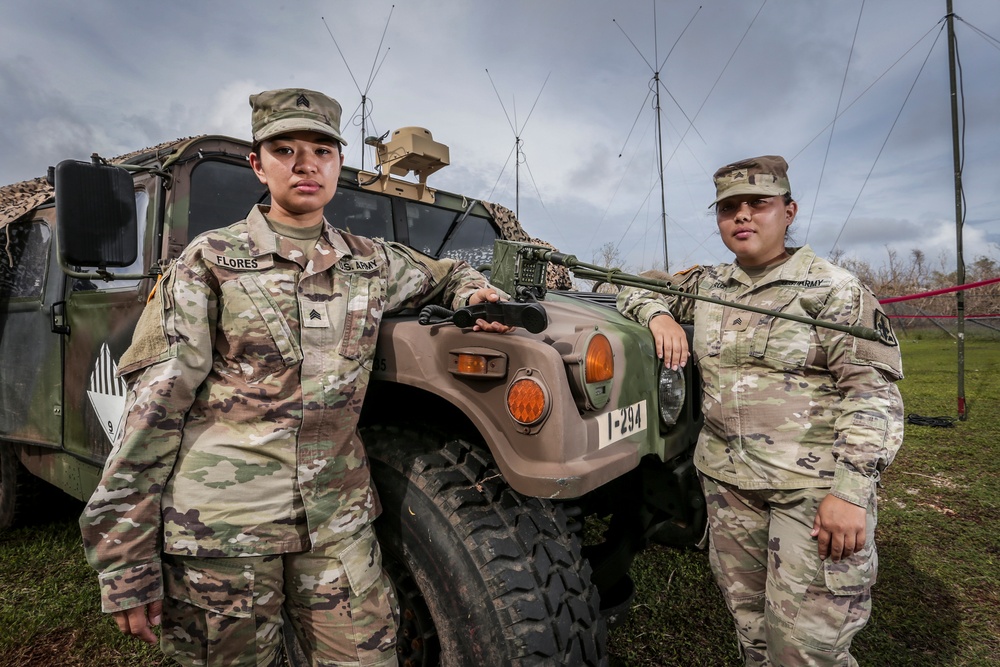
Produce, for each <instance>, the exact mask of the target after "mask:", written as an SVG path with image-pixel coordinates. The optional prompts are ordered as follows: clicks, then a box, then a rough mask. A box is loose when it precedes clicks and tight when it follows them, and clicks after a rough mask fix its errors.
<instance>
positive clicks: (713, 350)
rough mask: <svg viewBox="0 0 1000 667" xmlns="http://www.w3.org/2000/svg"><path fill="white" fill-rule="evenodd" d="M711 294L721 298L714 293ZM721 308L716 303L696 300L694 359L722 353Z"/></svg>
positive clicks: (697, 359)
mask: <svg viewBox="0 0 1000 667" xmlns="http://www.w3.org/2000/svg"><path fill="white" fill-rule="evenodd" d="M711 296H713V297H717V298H721V297H719V296H718V295H716V294H712V295H711ZM722 322H723V308H722V306H719V305H716V304H710V303H706V302H698V304H697V305H696V306H695V310H694V341H693V351H694V358H695V361H699V360H701V359H704V358H706V357H717V356H719V354H721V353H722Z"/></svg>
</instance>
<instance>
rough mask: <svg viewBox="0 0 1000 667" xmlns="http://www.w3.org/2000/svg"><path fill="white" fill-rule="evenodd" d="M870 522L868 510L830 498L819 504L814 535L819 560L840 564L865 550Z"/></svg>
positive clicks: (835, 497)
mask: <svg viewBox="0 0 1000 667" xmlns="http://www.w3.org/2000/svg"><path fill="white" fill-rule="evenodd" d="M866 520H867V511H866V510H865V508H864V507H861V506H859V505H855V504H854V503H851V502H848V501H846V500H844V499H843V498H838V497H837V496H835V495H833V494H832V493H831V494H827V496H826V498H824V499H823V501H822V502H821V503H820V504H819V510H817V512H816V518H815V519H813V529H812V532H811V533H810V535H812V536H813V537H815V538H816V541H817V548H818V551H819V557H820V558H821V559H823V560H826V559H827V557H830V558H833V560H834V562H836V561H839V560H840V559H841V558H848V557H850V556H851V554H853V553H855V552H857V551H861V550H862V549H864V548H865V535H866V531H865V527H866V526H865V522H866Z"/></svg>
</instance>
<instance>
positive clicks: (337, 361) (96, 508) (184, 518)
mask: <svg viewBox="0 0 1000 667" xmlns="http://www.w3.org/2000/svg"><path fill="white" fill-rule="evenodd" d="M266 211H267V209H266V207H258V208H255V209H253V210H252V211H251V212H250V215H249V216H248V217H247V219H246V220H243V221H241V222H238V223H236V224H234V225H232V226H230V227H228V228H225V229H220V230H216V231H211V232H208V233H206V234H203V235H201V236H199V237H198V238H196V239H195V240H194V241H193V242H192V243H191V245H190V246H189V247H188V248H187V249H186V250H185V251H184V252H183V253H182V255H181V256H180V257H179V258H178V260H177V261H176V262H174V263H173V264H172V265H171V267H170V268H169V269H168V270H167V271H166V272H165V273H164V276H163V279H162V281H161V283H160V285H159V288H158V289H157V290H156V291H155V293H154V296H153V298H152V300H151V302H150V303H149V305H148V306H147V307H146V309H145V310H144V312H143V314H142V317H141V318H140V321H139V324H138V326H137V328H136V332H135V334H134V336H133V340H132V345H131V346H130V347H129V349H128V350H127V351H126V352H125V354H124V355H123V356H122V359H121V362H120V373H121V374H122V375H123V376H128V378H129V380H130V388H129V395H128V399H127V409H126V413H125V417H124V419H125V421H124V428H122V429H121V432H122V435H121V436H120V437H119V440H118V442H117V444H116V445H115V447H114V449H113V450H112V452H111V455H110V456H109V458H108V460H107V463H106V465H105V468H104V474H103V478H102V479H101V483H100V485H99V486H98V487H97V490H96V491H95V492H94V494H93V496H92V497H91V499H90V502H89V503H88V505H87V507H86V509H85V510H84V513H83V515H82V516H81V519H80V524H81V528H82V532H83V538H84V546H85V548H86V553H87V559H88V560H89V561H90V564H91V565H92V566H93V567H94V568H95V569H96V570H97V571H98V573H99V577H100V581H101V591H102V606H103V609H104V610H105V611H109V612H110V611H118V610H121V609H127V608H130V607H135V606H138V605H141V604H146V603H148V602H151V601H153V600H157V599H160V598H161V597H162V595H163V593H162V580H161V575H160V552H161V550H162V551H165V552H168V553H172V554H181V555H191V556H200V557H213V556H258V555H270V554H279V553H287V552H296V551H303V550H307V549H309V548H310V545H312V546H316V547H318V546H323V545H326V544H328V543H331V542H333V541H336V540H340V539H343V538H345V537H347V536H349V535H351V534H353V533H355V532H356V531H358V530H359V529H361V528H362V527H364V526H366V525H367V524H369V523H370V522H371V521H372V520H373V519H374V518H375V517H376V516H377V515H378V514H379V512H380V510H381V508H380V506H379V504H378V499H377V496H376V495H375V493H374V491H373V488H372V486H371V483H370V476H369V466H368V461H367V458H366V456H365V452H364V449H363V447H362V443H361V441H360V439H359V437H358V434H357V432H356V426H357V422H358V418H359V415H360V412H361V404H362V401H363V399H364V396H365V391H366V389H367V386H368V379H369V373H370V371H371V366H372V359H373V356H374V353H375V342H376V337H377V333H378V327H379V322H380V321H381V319H382V316H383V313H389V312H392V311H399V310H401V309H404V308H408V307H414V306H421V305H423V304H425V303H427V302H430V301H435V302H439V303H443V304H445V305H450V306H451V307H452V308H458V307H461V306H464V305H466V303H467V301H468V298H469V296H471V294H472V293H473V292H474V291H475V290H477V289H479V288H481V287H485V286H487V284H488V283H487V282H486V280H485V279H484V278H483V276H481V275H480V274H479V273H477V272H475V271H473V270H472V269H470V268H469V267H468V266H467V265H465V264H464V263H456V262H455V261H454V260H450V259H442V260H434V259H432V258H430V257H427V256H425V255H422V254H420V253H417V252H415V251H413V250H410V249H409V248H406V247H403V246H401V245H398V244H395V243H389V242H385V241H381V240H372V239H367V238H363V237H358V236H353V235H350V234H346V233H343V232H341V231H339V230H337V229H334V228H333V227H332V226H331V225H330V224H329V223H324V229H323V233H322V235H321V237H320V239H319V240H318V242H317V245H316V249H315V251H314V253H313V256H312V259H311V260H310V261H308V263H307V262H306V260H305V258H304V256H303V254H302V252H301V251H300V250H298V249H297V248H296V247H295V246H294V245H293V244H292V243H291V242H289V241H288V240H287V239H284V238H283V237H280V236H278V235H276V234H275V233H274V232H273V231H271V229H270V227H269V226H268V224H267V221H266V219H265V217H264V215H263V213H266Z"/></svg>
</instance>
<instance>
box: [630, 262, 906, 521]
mask: <svg viewBox="0 0 1000 667" xmlns="http://www.w3.org/2000/svg"><path fill="white" fill-rule="evenodd" d="M789 252H790V253H793V254H792V256H791V257H790V258H789V259H788V260H787V261H786V262H785V263H783V264H781V265H780V266H778V267H776V268H775V269H773V270H772V271H771V272H769V273H768V274H767V275H766V276H764V277H763V278H761V279H759V280H758V282H757V284H756V285H754V284H753V282H752V281H751V280H750V278H749V277H748V276H747V274H746V273H745V272H744V271H743V270H742V269H741V268H739V266H738V265H736V264H721V265H717V266H708V267H695V268H693V269H690V270H688V271H685V272H682V273H681V274H676V275H674V276H672V277H671V282H673V283H674V287H675V288H677V289H679V290H681V291H684V292H687V293H691V294H695V293H696V294H702V295H707V296H712V297H716V298H720V299H725V300H726V301H735V302H737V303H742V304H747V305H752V306H757V307H761V308H767V309H770V310H777V311H781V312H783V313H788V314H793V315H800V316H805V317H811V318H816V319H819V320H826V321H830V322H835V323H839V324H847V325H857V324H861V325H865V326H868V327H873V328H875V329H876V330H877V331H879V332H880V335H881V338H882V339H883V340H882V341H878V342H872V341H868V340H864V339H860V338H856V337H854V336H853V335H851V334H848V333H843V332H840V331H835V330H833V329H826V328H821V327H814V326H811V325H808V324H801V323H798V322H793V321H791V320H786V319H780V318H776V317H773V316H769V315H759V314H756V313H751V312H749V311H745V310H739V309H737V308H733V307H729V306H720V305H715V304H711V303H707V302H703V301H696V300H694V299H688V298H684V297H677V296H666V295H659V294H655V293H652V292H649V291H646V290H642V289H638V288H626V289H625V290H623V291H622V292H621V294H620V295H619V296H618V308H619V310H621V311H622V312H623V313H624V314H625V315H626V316H628V317H630V318H631V319H634V320H636V321H637V322H639V323H641V324H644V325H648V324H649V320H650V319H651V318H652V317H654V316H655V315H657V314H661V313H670V314H672V315H673V317H674V318H675V319H676V320H677V321H679V322H682V323H693V324H694V350H693V352H694V357H695V360H696V361H697V363H698V366H699V368H700V370H701V377H702V382H703V384H704V396H703V412H704V415H705V425H704V427H703V428H702V431H701V435H700V437H699V439H698V445H697V448H696V450H695V464H696V466H697V467H698V469H699V470H700V471H701V472H702V473H704V474H706V475H709V476H711V477H713V478H715V479H719V480H722V481H724V482H728V483H730V484H734V485H736V486H738V487H739V488H742V489H798V488H816V487H818V488H822V487H830V488H832V493H833V494H834V495H836V496H838V497H840V498H843V499H844V500H847V501H850V502H852V503H854V504H856V505H860V506H866V505H867V504H868V501H869V498H871V497H872V493H873V491H874V487H875V484H876V483H877V481H878V479H879V475H880V473H881V471H882V470H883V469H884V468H885V467H886V466H887V465H888V464H889V463H890V462H891V461H892V459H893V457H894V456H895V454H896V451H897V450H898V449H899V447H900V445H901V444H902V441H903V403H902V399H901V397H900V394H899V390H898V388H897V387H896V385H895V384H894V382H895V381H896V380H899V379H901V378H902V377H903V374H902V365H901V360H900V355H899V347H898V345H897V343H896V339H895V337H894V336H893V334H892V329H891V327H890V326H889V321H888V318H887V317H886V316H885V314H884V313H883V311H882V309H881V306H880V305H879V303H878V301H877V300H876V299H875V297H874V295H873V294H872V293H871V292H870V291H869V290H868V289H867V288H865V287H864V286H862V284H861V283H860V282H859V281H858V280H857V278H855V277H854V276H853V275H851V274H850V273H849V272H847V271H845V270H844V269H841V268H840V267H837V266H835V265H833V264H831V263H829V262H828V261H826V260H824V259H822V258H820V257H817V256H816V254H815V253H813V251H812V250H811V249H810V248H809V247H808V246H805V247H803V248H799V249H789Z"/></svg>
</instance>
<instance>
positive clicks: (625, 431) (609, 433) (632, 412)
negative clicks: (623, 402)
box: [598, 400, 646, 447]
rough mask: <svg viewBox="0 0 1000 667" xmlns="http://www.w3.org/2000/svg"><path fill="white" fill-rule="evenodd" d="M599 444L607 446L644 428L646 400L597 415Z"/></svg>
mask: <svg viewBox="0 0 1000 667" xmlns="http://www.w3.org/2000/svg"><path fill="white" fill-rule="evenodd" d="M598 426H599V429H598V430H599V431H600V446H601V447H607V446H608V445H610V444H611V443H613V442H618V441H619V440H621V439H623V438H627V437H628V436H630V435H634V434H636V433H640V432H642V431H645V430H646V401H644V400H643V401H639V402H638V403H633V404H632V405H627V406H625V407H624V408H618V409H617V410H611V411H610V412H608V413H607V414H604V415H601V416H600V417H598Z"/></svg>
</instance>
